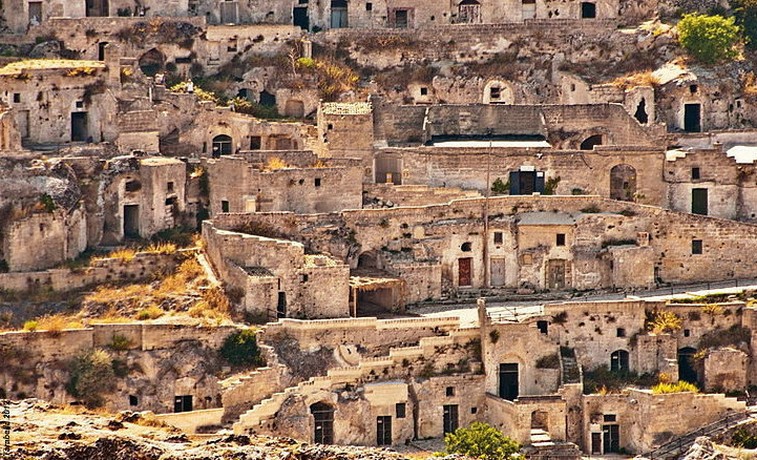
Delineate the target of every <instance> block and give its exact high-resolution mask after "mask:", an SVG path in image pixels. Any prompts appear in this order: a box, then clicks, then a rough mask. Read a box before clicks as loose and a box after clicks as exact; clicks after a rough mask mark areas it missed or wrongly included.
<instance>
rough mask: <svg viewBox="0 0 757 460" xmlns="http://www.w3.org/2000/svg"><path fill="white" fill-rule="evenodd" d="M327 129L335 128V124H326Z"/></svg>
mask: <svg viewBox="0 0 757 460" xmlns="http://www.w3.org/2000/svg"><path fill="white" fill-rule="evenodd" d="M326 129H328V130H329V131H331V130H332V129H334V125H333V124H332V123H329V124H328V126H326Z"/></svg>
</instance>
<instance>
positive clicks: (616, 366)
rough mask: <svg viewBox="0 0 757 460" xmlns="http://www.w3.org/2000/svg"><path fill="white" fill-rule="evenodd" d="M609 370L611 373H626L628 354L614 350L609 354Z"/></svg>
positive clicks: (627, 369)
mask: <svg viewBox="0 0 757 460" xmlns="http://www.w3.org/2000/svg"><path fill="white" fill-rule="evenodd" d="M610 370H611V371H613V372H628V371H629V370H630V368H629V366H628V352H627V351H625V350H616V351H613V352H612V354H610Z"/></svg>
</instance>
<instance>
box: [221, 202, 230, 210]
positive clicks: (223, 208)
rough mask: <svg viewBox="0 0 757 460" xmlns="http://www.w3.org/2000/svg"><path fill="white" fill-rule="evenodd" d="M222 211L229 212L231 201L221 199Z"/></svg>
mask: <svg viewBox="0 0 757 460" xmlns="http://www.w3.org/2000/svg"><path fill="white" fill-rule="evenodd" d="M221 212H229V202H228V201H226V200H221Z"/></svg>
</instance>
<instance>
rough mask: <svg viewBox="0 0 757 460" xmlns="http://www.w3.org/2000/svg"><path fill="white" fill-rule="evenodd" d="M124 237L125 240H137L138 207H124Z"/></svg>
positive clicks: (128, 205) (132, 205)
mask: <svg viewBox="0 0 757 460" xmlns="http://www.w3.org/2000/svg"><path fill="white" fill-rule="evenodd" d="M123 229H124V236H125V237H126V238H139V205H138V204H127V205H126V206H124V228H123Z"/></svg>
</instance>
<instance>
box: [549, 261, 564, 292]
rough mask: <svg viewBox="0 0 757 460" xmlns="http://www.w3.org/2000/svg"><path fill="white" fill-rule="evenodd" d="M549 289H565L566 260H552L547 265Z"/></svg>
mask: <svg viewBox="0 0 757 460" xmlns="http://www.w3.org/2000/svg"><path fill="white" fill-rule="evenodd" d="M547 289H565V261H564V260H550V261H549V263H548V264H547Z"/></svg>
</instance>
